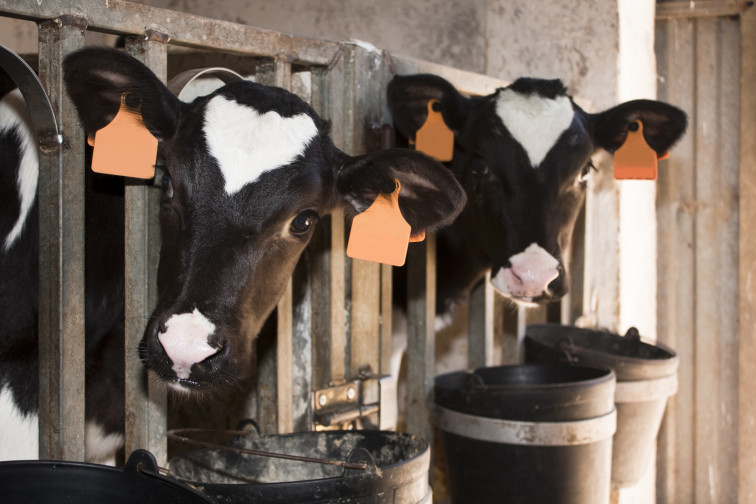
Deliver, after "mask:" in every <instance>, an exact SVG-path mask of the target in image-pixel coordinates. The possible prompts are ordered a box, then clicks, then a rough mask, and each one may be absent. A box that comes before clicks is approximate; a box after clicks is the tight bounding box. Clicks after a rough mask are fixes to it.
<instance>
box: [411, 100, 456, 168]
mask: <svg viewBox="0 0 756 504" xmlns="http://www.w3.org/2000/svg"><path fill="white" fill-rule="evenodd" d="M437 103H438V100H430V101H428V118H427V119H426V120H425V123H424V124H423V125H422V126H421V127H420V129H419V130H417V133H416V134H415V149H416V150H419V151H420V152H422V153H423V154H427V155H429V156H430V157H432V158H435V159H437V160H438V161H451V160H452V157H453V156H454V132H453V131H452V130H450V129H449V127H448V126H447V125H446V123H445V122H444V116H443V115H441V111H440V110H439V111H435V110H433V106H434V105H435V104H437ZM439 105H440V104H439Z"/></svg>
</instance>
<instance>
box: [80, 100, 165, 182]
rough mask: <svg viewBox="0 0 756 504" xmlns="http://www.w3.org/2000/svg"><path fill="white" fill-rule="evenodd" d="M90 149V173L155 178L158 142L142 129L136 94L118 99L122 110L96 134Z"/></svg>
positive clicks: (140, 112) (140, 111)
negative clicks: (92, 149) (91, 171)
mask: <svg viewBox="0 0 756 504" xmlns="http://www.w3.org/2000/svg"><path fill="white" fill-rule="evenodd" d="M90 138H91V137H90ZM90 145H92V146H93V147H94V153H93V154H92V170H93V171H96V172H98V173H106V174H109V175H122V176H124V177H135V178H143V179H151V178H153V177H154V176H155V159H156V158H157V147H158V140H157V138H155V137H154V136H152V133H150V132H149V130H148V129H147V128H146V127H145V125H144V120H143V119H142V104H141V100H140V98H139V95H137V94H136V93H124V94H123V95H122V96H121V108H120V109H118V113H117V114H116V116H115V118H113V120H112V121H111V122H110V124H108V125H107V126H105V127H104V128H102V129H100V130H97V132H96V133H95V135H94V141H93V142H90Z"/></svg>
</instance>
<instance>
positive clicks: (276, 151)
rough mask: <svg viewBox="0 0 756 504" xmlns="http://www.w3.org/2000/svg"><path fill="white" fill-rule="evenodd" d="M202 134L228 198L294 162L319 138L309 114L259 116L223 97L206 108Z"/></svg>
mask: <svg viewBox="0 0 756 504" xmlns="http://www.w3.org/2000/svg"><path fill="white" fill-rule="evenodd" d="M203 130H204V132H205V138H206V140H207V145H208V148H209V149H210V154H212V155H213V157H215V159H217V160H218V165H219V166H220V169H221V172H222V173H223V178H224V180H225V181H226V186H225V187H226V193H228V194H229V195H231V194H234V193H235V192H237V191H239V190H240V189H241V188H242V187H244V186H245V185H247V184H249V183H251V182H254V181H255V180H257V179H258V178H259V177H260V175H262V174H263V173H264V172H266V171H269V170H274V169H276V168H279V167H281V166H286V165H288V164H290V163H291V162H293V161H294V160H295V159H296V158H297V157H298V156H301V155H302V154H304V151H305V149H306V148H307V145H308V144H309V143H310V141H311V140H312V139H313V138H315V136H316V135H317V134H318V128H317V126H316V125H315V122H314V121H313V120H312V118H311V117H310V116H308V115H307V114H298V115H295V116H292V117H282V116H281V115H279V114H278V113H277V112H274V111H270V112H266V113H264V114H260V113H258V112H257V111H256V110H255V109H253V108H252V107H250V106H247V105H242V104H239V103H237V102H236V101H234V100H228V99H226V98H225V97H223V96H216V97H214V98H212V99H211V100H210V102H209V103H208V104H207V109H206V111H205V124H204V126H203Z"/></svg>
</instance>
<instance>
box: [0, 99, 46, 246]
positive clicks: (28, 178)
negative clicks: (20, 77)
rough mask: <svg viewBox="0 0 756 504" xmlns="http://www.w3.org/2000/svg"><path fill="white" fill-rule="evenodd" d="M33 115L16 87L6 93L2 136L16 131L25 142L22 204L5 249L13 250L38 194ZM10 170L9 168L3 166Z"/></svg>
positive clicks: (1, 103)
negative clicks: (30, 114)
mask: <svg viewBox="0 0 756 504" xmlns="http://www.w3.org/2000/svg"><path fill="white" fill-rule="evenodd" d="M31 124H32V122H31V118H30V117H29V112H28V111H27V109H26V104H25V103H24V98H23V96H22V95H21V91H19V90H18V89H15V90H13V91H11V92H10V93H8V94H7V95H5V97H3V99H2V101H0V135H1V134H7V133H8V132H9V131H12V130H15V131H16V134H17V135H18V139H19V140H20V141H21V145H20V147H21V158H20V159H19V161H20V163H19V167H18V177H17V184H18V186H17V188H18V195H19V200H20V201H21V207H20V208H19V214H18V219H16V223H15V224H14V225H13V228H12V229H11V230H10V233H8V236H6V237H5V242H4V243H3V248H4V249H5V250H9V249H10V248H11V246H12V245H13V243H14V242H15V241H16V239H17V238H18V237H19V235H20V234H21V231H22V230H23V229H24V224H25V223H26V218H27V217H28V215H29V211H30V210H31V207H32V203H34V198H35V197H36V194H37V179H38V177H39V155H38V152H37V137H36V135H35V134H34V132H33V131H32V129H31ZM2 169H4V170H6V169H8V167H5V166H3V167H2Z"/></svg>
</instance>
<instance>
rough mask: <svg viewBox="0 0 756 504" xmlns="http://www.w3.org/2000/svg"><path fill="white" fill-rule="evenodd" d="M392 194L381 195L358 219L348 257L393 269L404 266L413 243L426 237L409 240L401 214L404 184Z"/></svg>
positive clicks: (420, 236) (354, 220)
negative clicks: (400, 199)
mask: <svg viewBox="0 0 756 504" xmlns="http://www.w3.org/2000/svg"><path fill="white" fill-rule="evenodd" d="M395 181H396V190H395V191H394V192H393V193H391V194H379V195H378V197H377V198H376V200H375V201H374V202H373V204H372V205H370V207H369V208H368V209H367V210H365V211H364V212H362V213H361V214H359V215H357V216H355V218H354V219H353V220H352V230H351V232H350V233H349V243H348V244H347V249H346V254H347V255H348V256H349V257H351V258H353V259H364V260H366V261H374V262H379V263H384V264H391V265H392V266H402V265H404V261H405V259H406V258H407V245H408V243H409V242H410V241H421V240H422V239H423V238H424V237H425V233H421V234H418V235H415V236H412V237H410V232H411V227H410V225H409V224H408V223H407V221H405V220H404V217H402V213H401V212H400V211H399V192H400V191H401V184H400V183H399V181H398V180H395Z"/></svg>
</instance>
